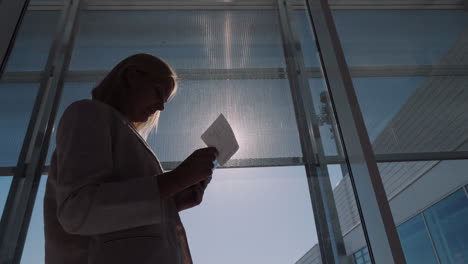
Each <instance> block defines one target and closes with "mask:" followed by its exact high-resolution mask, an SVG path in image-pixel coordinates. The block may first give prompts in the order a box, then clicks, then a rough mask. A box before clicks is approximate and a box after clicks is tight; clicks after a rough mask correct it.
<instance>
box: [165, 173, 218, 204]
mask: <svg viewBox="0 0 468 264" xmlns="http://www.w3.org/2000/svg"><path fill="white" fill-rule="evenodd" d="M210 181H211V177H210V179H207V180H205V181H202V182H199V183H197V184H194V185H192V186H190V187H188V188H187V189H185V190H183V191H181V192H179V193H177V194H176V195H175V196H174V202H175V204H176V208H177V211H178V212H180V211H182V210H185V209H189V208H192V207H195V206H197V205H199V204H200V203H201V202H202V200H203V195H204V194H205V189H206V186H207V185H208V183H209V182H210Z"/></svg>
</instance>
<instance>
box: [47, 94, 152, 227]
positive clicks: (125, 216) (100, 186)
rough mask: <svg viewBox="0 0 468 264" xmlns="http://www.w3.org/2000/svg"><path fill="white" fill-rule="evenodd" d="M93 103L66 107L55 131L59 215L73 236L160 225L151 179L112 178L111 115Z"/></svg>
mask: <svg viewBox="0 0 468 264" xmlns="http://www.w3.org/2000/svg"><path fill="white" fill-rule="evenodd" d="M103 110H106V111H108V109H105V108H104V109H103V106H102V105H99V104H97V103H96V102H92V101H79V102H76V103H74V104H72V105H70V106H69V107H68V108H67V110H66V111H65V113H64V114H63V116H62V118H61V121H60V125H59V127H58V130H57V146H56V155H57V188H56V190H57V217H58V219H59V222H60V224H61V225H62V227H63V229H64V230H65V231H66V232H68V233H72V234H79V235H95V234H101V233H108V232H113V231H118V230H123V229H129V228H132V227H137V226H143V225H150V224H156V223H159V222H160V221H161V201H160V195H159V187H158V182H157V178H156V176H155V175H141V176H138V177H133V178H131V179H129V180H125V181H116V180H115V179H114V177H112V170H113V160H112V157H113V155H112V131H111V126H110V124H109V123H110V120H111V119H110V118H109V113H106V111H103Z"/></svg>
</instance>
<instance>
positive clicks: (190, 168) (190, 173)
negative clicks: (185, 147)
mask: <svg viewBox="0 0 468 264" xmlns="http://www.w3.org/2000/svg"><path fill="white" fill-rule="evenodd" d="M217 156H218V151H217V150H216V148H215V147H207V148H201V149H197V150H195V151H194V152H193V153H192V154H190V156H188V157H187V158H186V159H185V160H184V161H183V162H182V163H181V164H180V165H179V166H177V168H175V169H174V170H172V171H171V172H173V173H174V175H173V177H175V178H177V180H178V181H180V182H179V184H178V185H180V186H184V189H185V187H188V186H191V185H194V184H196V183H199V182H201V181H203V180H206V179H207V178H209V177H210V176H211V175H212V174H213V168H214V164H213V162H214V161H215V160H216V157H217Z"/></svg>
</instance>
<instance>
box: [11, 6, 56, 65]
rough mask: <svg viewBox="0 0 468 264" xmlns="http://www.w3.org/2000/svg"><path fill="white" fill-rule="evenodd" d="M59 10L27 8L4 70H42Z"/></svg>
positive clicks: (52, 38)
mask: <svg viewBox="0 0 468 264" xmlns="http://www.w3.org/2000/svg"><path fill="white" fill-rule="evenodd" d="M59 14H60V12H59V11H38V10H34V11H33V10H28V11H27V12H26V13H25V15H24V18H23V22H22V23H21V27H20V30H19V32H18V36H17V37H16V40H15V44H14V47H13V50H12V51H11V55H10V57H9V60H8V63H7V65H6V68H5V72H6V73H8V72H31V71H42V70H44V67H45V66H46V62H47V56H48V55H49V49H50V48H51V46H52V41H53V40H54V35H55V32H56V30H57V22H58V18H59Z"/></svg>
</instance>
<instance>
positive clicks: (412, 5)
mask: <svg viewBox="0 0 468 264" xmlns="http://www.w3.org/2000/svg"><path fill="white" fill-rule="evenodd" d="M329 4H330V8H331V9H332V10H368V9H375V10H395V9H398V10H413V9H416V10H418V9H443V10H445V9H464V8H465V6H464V2H463V0H456V1H430V2H429V1H381V2H376V1H353V2H349V1H329ZM291 6H292V7H293V8H294V9H305V7H304V4H303V3H302V2H297V3H294V2H293V3H291ZM62 7H63V4H62V2H61V1H34V2H31V3H30V5H29V7H28V10H31V11H46V10H49V11H53V10H61V9H62ZM85 9H86V10H93V11H106V10H108V11H113V10H128V11H136V10H141V11H144V10H161V11H170V10H249V9H250V10H276V9H277V8H276V3H275V2H274V1H234V2H214V1H200V2H196V3H194V1H154V2H152V1H90V2H89V3H88V5H87V7H86V8H85Z"/></svg>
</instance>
